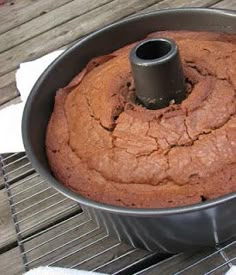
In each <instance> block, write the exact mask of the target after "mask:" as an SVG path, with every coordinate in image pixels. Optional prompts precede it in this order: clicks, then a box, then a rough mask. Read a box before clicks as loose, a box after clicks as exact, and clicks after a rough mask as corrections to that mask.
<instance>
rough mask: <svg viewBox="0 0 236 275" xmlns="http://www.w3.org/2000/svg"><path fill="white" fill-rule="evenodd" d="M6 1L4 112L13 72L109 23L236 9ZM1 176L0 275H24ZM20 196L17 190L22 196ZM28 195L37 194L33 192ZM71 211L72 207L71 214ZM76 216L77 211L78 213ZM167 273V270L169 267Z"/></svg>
mask: <svg viewBox="0 0 236 275" xmlns="http://www.w3.org/2000/svg"><path fill="white" fill-rule="evenodd" d="M2 2H4V3H3V4H1V5H0V64H1V66H0V105H1V108H4V107H5V106H6V105H10V104H13V103H14V102H16V101H18V100H19V93H18V91H17V89H16V85H15V71H16V69H17V68H18V66H19V64H20V63H21V62H24V61H28V60H33V59H35V58H38V57H40V56H42V55H44V54H46V53H48V52H51V51H53V50H55V49H59V48H62V47H65V46H68V45H70V44H72V43H73V42H74V41H76V40H77V39H79V38H81V37H82V36H84V35H86V34H88V33H90V32H92V31H94V30H96V29H99V28H101V27H102V26H105V25H108V24H109V23H112V22H115V21H117V20H119V19H121V18H124V17H127V16H130V15H133V14H136V13H141V12H149V11H155V10H158V9H166V8H172V7H184V6H186V7H217V8H228V9H234V10H235V9H236V1H234V0H223V1H220V0H205V1H204V0H145V1H144V0H128V1H127V0H112V1H111V0H73V1H72V0H56V1H54V0H6V1H0V3H2ZM17 157H19V156H17ZM13 158H14V157H13ZM22 161H23V164H22V165H24V161H26V159H24V158H23V160H22ZM27 165H28V164H26V166H27ZM0 177H1V178H0V209H1V214H0V274H2V275H4V274H7V275H8V274H9V275H11V274H21V272H22V270H23V266H22V261H21V257H20V252H19V249H18V247H17V238H16V237H17V236H16V233H15V227H14V224H13V222H12V219H11V214H10V209H9V203H8V199H7V194H6V192H5V190H4V184H3V177H2V176H0ZM14 184H15V185H16V184H17V182H16V183H13V184H12V185H13V186H14ZM16 187H17V186H16ZM15 190H17V188H16V189H15ZM21 191H22V190H21V189H19V190H18V193H19V192H21ZM29 192H31V193H32V194H33V192H35V189H34V190H30V191H29ZM66 204H67V207H68V206H70V204H72V203H71V202H66ZM44 207H45V206H44ZM73 207H74V206H73V205H72V206H71V209H73ZM55 209H56V210H55V211H59V210H60V207H59V206H58V207H57V208H55ZM76 211H77V212H79V211H80V210H79V208H78V209H76ZM49 212H50V210H49ZM72 212H73V211H72V210H71V211H69V212H67V213H62V214H61V216H59V217H57V216H56V212H55V213H51V214H52V215H55V217H56V218H55V220H57V219H60V220H63V217H64V216H63V215H67V218H68V215H69V216H70V215H71V213H72ZM73 213H74V212H73ZM32 219H33V220H34V221H33V222H35V221H37V219H38V215H35V216H33V217H32ZM54 222H55V221H54ZM45 227H47V224H46V223H45V226H44V228H42V227H41V228H40V227H39V228H37V227H33V228H32V230H31V231H30V233H28V234H29V236H30V235H32V234H34V233H35V231H37V230H38V231H40V230H43V229H45ZM140 253H141V252H140ZM182 257H183V256H182ZM178 260H179V258H178V259H177V261H178ZM165 268H167V267H166V266H165ZM163 270H165V271H166V272H167V273H168V274H170V273H169V272H171V271H170V269H169V271H167V270H168V269H163ZM163 272H164V271H163ZM167 273H165V274H167Z"/></svg>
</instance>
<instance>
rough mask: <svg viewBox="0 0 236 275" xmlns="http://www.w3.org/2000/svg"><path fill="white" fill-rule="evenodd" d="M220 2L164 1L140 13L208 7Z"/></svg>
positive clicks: (200, 0)
mask: <svg viewBox="0 0 236 275" xmlns="http://www.w3.org/2000/svg"><path fill="white" fill-rule="evenodd" d="M219 1H220V0H206V1H202V0H164V1H161V2H160V3H157V4H155V5H152V6H150V7H148V8H147V9H144V10H142V11H141V12H140V13H145V12H151V11H155V10H159V9H169V8H182V7H209V6H211V5H213V4H215V3H218V2H219Z"/></svg>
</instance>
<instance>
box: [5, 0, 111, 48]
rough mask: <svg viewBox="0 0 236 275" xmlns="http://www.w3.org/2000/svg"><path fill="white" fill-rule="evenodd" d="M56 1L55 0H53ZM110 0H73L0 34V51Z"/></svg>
mask: <svg viewBox="0 0 236 275" xmlns="http://www.w3.org/2000/svg"><path fill="white" fill-rule="evenodd" d="M53 2H54V3H57V1H53ZM108 2H111V0H99V1H97V0H90V1H89V5H88V1H87V0H74V1H72V2H70V3H68V4H66V5H63V6H61V7H59V8H57V9H54V10H52V11H50V12H48V13H46V14H43V15H42V16H40V17H36V18H35V19H33V20H31V21H30V22H26V23H25V24H22V25H20V26H18V27H17V28H14V29H12V30H10V31H8V32H5V33H3V34H1V35H0V53H1V52H4V51H5V50H7V49H9V48H12V47H14V46H16V45H18V44H20V43H22V42H24V41H26V40H28V39H30V38H32V37H35V36H37V35H39V34H40V33H43V32H45V31H48V30H50V29H52V28H54V27H56V26H58V25H61V24H63V23H65V22H67V21H69V20H71V19H73V18H76V17H79V16H80V15H82V14H85V13H87V12H89V11H91V10H93V9H95V8H97V7H99V6H101V5H104V4H105V3H108Z"/></svg>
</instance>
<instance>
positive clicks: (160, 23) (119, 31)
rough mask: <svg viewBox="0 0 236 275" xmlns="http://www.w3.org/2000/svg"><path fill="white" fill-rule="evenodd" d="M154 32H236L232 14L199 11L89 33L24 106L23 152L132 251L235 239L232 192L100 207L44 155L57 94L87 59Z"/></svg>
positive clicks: (129, 21) (177, 12)
mask: <svg viewBox="0 0 236 275" xmlns="http://www.w3.org/2000/svg"><path fill="white" fill-rule="evenodd" d="M134 30H135V31H134ZM158 30H196V31H217V32H227V33H236V12H235V11H227V10H217V9H200V8H185V9H172V10H163V11H157V12H153V13H149V14H145V15H139V16H136V17H132V18H129V19H125V20H123V21H120V22H118V23H115V24H113V25H110V26H108V27H105V28H103V29H101V30H99V31H97V32H95V33H93V34H91V35H88V36H87V37H85V38H84V39H82V40H80V41H79V42H77V43H76V44H75V45H73V46H72V47H71V48H69V49H68V50H66V51H65V52H64V53H63V54H62V55H61V56H60V57H59V58H57V59H56V61H55V62H53V64H52V65H50V66H49V67H48V68H47V70H46V71H45V72H44V73H43V74H42V76H41V77H40V79H39V80H38V81H37V83H36V84H35V86H34V87H33V89H32V91H31V94H30V96H29V98H28V101H27V103H26V106H25V110H24V114H23V120H22V133H23V140H24V145H25V149H26V153H27V155H28V157H29V159H30V160H31V162H32V164H33V166H34V167H35V169H36V170H37V171H38V172H39V174H40V175H41V176H42V177H44V178H46V179H47V180H48V182H49V183H50V184H51V185H52V186H54V187H55V188H56V189H57V190H58V191H60V192H61V193H63V194H64V195H66V196H68V197H70V198H71V199H73V200H75V201H77V202H78V203H80V205H81V207H82V208H86V209H87V210H88V211H89V213H90V214H91V216H92V217H93V218H94V219H96V220H97V221H98V222H99V224H100V225H101V226H104V227H106V229H107V230H108V232H109V233H110V234H112V235H116V236H117V237H118V238H119V239H120V240H121V241H125V242H128V243H130V244H132V245H133V246H136V247H141V248H145V249H148V250H158V251H160V252H166V253H177V252H180V251H184V250H192V249H200V248H203V247H210V246H215V245H216V244H218V243H221V242H224V241H226V240H228V239H230V238H231V237H233V236H234V235H236V219H235V213H236V194H235V193H231V194H229V195H226V196H223V197H220V198H218V199H214V200H209V201H205V202H202V203H199V204H195V205H189V206H184V207H176V208H169V209H130V208H125V207H117V206H112V205H108V204H102V203H99V202H95V201H92V200H90V199H87V198H84V197H82V196H80V195H79V194H77V193H75V192H73V191H71V190H70V189H68V188H67V187H65V186H64V185H63V184H62V183H60V182H59V181H58V180H57V179H56V178H54V176H53V174H52V173H51V171H50V167H49V165H48V161H47V156H46V153H45V131H46V127H47V123H48V121H49V118H50V115H51V113H52V110H53V105H54V97H55V94H56V91H57V90H58V89H59V88H61V87H64V86H66V85H67V84H68V82H69V81H70V80H71V79H72V78H73V77H74V76H75V75H76V74H78V73H79V72H80V71H81V70H82V69H83V68H84V66H85V65H86V64H87V62H88V61H89V60H91V58H93V57H95V56H99V55H104V54H106V53H110V52H112V51H114V50H115V49H118V48H120V47H122V46H124V45H126V44H129V43H131V42H134V41H137V40H139V39H141V38H143V37H145V36H146V35H147V34H148V33H151V32H154V31H158Z"/></svg>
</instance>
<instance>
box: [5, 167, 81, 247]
mask: <svg viewBox="0 0 236 275" xmlns="http://www.w3.org/2000/svg"><path fill="white" fill-rule="evenodd" d="M17 171H18V173H19V174H20V173H21V170H17ZM10 190H11V194H12V200H13V201H14V205H15V211H16V212H17V218H18V222H19V229H20V230H21V231H22V236H28V235H30V234H33V233H34V232H35V231H37V230H41V229H42V228H45V227H48V226H50V225H51V224H53V223H55V222H57V221H58V220H61V219H63V218H64V217H68V216H69V215H72V214H73V213H77V212H79V211H80V207H79V206H78V205H77V203H75V202H74V201H72V200H70V199H67V198H65V197H64V196H63V195H62V194H60V193H58V192H57V191H56V190H55V189H54V188H52V187H51V186H50V185H49V184H48V183H46V182H42V179H41V178H40V177H39V176H38V175H37V174H36V173H35V174H32V175H29V176H27V177H24V178H22V179H21V180H20V181H17V182H16V183H15V184H13V185H11V187H10ZM0 209H1V211H2V213H3V214H2V215H1V218H0V235H1V238H0V249H1V248H3V247H5V246H9V245H12V244H13V243H14V242H15V241H16V235H15V228H14V226H13V223H12V220H11V213H10V211H9V203H8V199H7V195H6V192H5V190H4V189H2V190H0Z"/></svg>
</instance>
